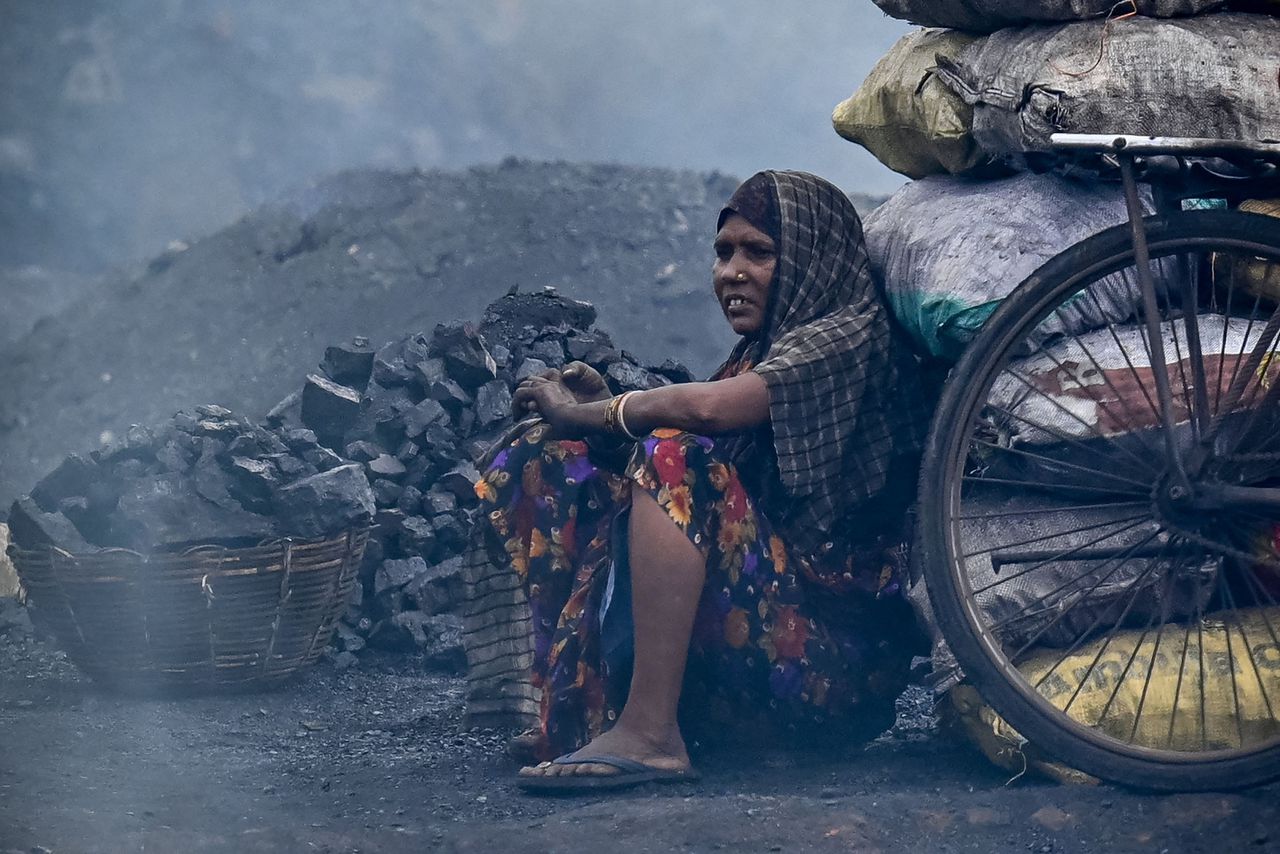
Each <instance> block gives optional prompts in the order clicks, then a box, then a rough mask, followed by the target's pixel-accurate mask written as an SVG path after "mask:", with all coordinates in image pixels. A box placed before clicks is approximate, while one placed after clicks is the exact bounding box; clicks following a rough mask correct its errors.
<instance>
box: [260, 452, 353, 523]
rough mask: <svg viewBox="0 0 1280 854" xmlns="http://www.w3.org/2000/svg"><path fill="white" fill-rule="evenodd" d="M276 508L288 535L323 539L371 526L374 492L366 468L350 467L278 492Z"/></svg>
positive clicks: (311, 478) (304, 480) (308, 478)
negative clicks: (361, 526)
mask: <svg viewBox="0 0 1280 854" xmlns="http://www.w3.org/2000/svg"><path fill="white" fill-rule="evenodd" d="M275 508H276V513H277V514H279V516H280V519H281V522H282V525H283V526H284V528H285V530H287V531H288V532H290V533H292V534H295V535H297V536H301V537H323V536H326V535H329V534H333V533H336V532H337V531H338V530H341V529H342V528H345V527H349V526H353V525H362V524H365V523H367V521H368V520H369V519H370V518H371V517H372V516H373V514H374V501H373V492H372V490H370V489H369V481H368V480H367V479H366V478H365V476H364V471H363V469H362V467H361V466H359V465H356V464H354V463H350V464H347V465H341V466H338V467H337V468H333V469H330V470H329V471H326V472H321V473H320V474H317V475H312V476H311V477H307V478H303V479H302V480H299V481H297V482H296V483H292V484H290V485H288V486H286V487H284V488H283V489H280V490H277V492H276V494H275Z"/></svg>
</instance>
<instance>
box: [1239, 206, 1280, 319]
mask: <svg viewBox="0 0 1280 854" xmlns="http://www.w3.org/2000/svg"><path fill="white" fill-rule="evenodd" d="M1240 210H1242V211H1244V212H1246V213H1256V214H1263V215H1265V216H1273V217H1278V218H1280V199H1263V200H1256V201H1247V202H1241V203H1240ZM1233 261H1234V266H1235V272H1236V275H1237V276H1238V277H1239V279H1240V282H1239V284H1240V285H1243V286H1244V289H1245V291H1246V292H1248V293H1249V294H1251V295H1253V296H1259V295H1261V296H1262V298H1263V299H1266V300H1270V301H1272V302H1280V264H1278V263H1276V262H1274V261H1260V260H1247V261H1246V260H1243V259H1233ZM1238 286H1239V285H1238Z"/></svg>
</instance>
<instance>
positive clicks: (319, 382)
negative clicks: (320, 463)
mask: <svg viewBox="0 0 1280 854" xmlns="http://www.w3.org/2000/svg"><path fill="white" fill-rule="evenodd" d="M359 415H360V392H358V391H356V390H355V389H354V388H350V387H348V386H345V385H339V384H338V383H336V382H333V381H332V380H328V379H325V378H324V377H322V376H319V375H318V374H308V375H307V383H306V385H305V386H303V387H302V423H303V424H305V425H306V426H307V427H308V428H309V429H311V430H313V431H314V432H315V434H316V435H317V436H318V437H320V440H321V441H323V442H325V443H326V444H329V445H334V444H340V443H341V441H342V437H343V436H344V435H345V434H346V432H347V431H348V430H350V429H351V428H352V427H353V426H355V423H356V418H357V417H358V416H359Z"/></svg>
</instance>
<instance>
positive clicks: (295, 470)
mask: <svg viewBox="0 0 1280 854" xmlns="http://www.w3.org/2000/svg"><path fill="white" fill-rule="evenodd" d="M263 459H268V460H271V462H272V464H273V465H274V466H275V467H276V468H278V469H279V470H280V474H282V475H284V476H285V477H286V478H288V479H289V480H294V479H296V478H299V477H306V476H307V475H312V474H315V473H316V469H315V467H314V466H312V465H310V464H309V463H307V461H306V460H303V459H299V458H298V457H295V456H293V455H292V454H268V455H267V456H265V457H264V458H263Z"/></svg>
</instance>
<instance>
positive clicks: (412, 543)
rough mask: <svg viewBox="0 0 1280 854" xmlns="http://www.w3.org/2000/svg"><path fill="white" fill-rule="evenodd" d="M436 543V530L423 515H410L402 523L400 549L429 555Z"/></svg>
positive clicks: (408, 553) (409, 552) (411, 553)
mask: <svg viewBox="0 0 1280 854" xmlns="http://www.w3.org/2000/svg"><path fill="white" fill-rule="evenodd" d="M435 545H436V530H435V528H433V527H431V522H430V521H429V520H427V519H425V518H423V517H422V516H409V517H406V518H405V520H404V521H403V522H401V523H400V551H401V552H403V553H404V554H406V555H420V556H423V557H427V556H429V555H430V554H431V552H432V550H433V549H434V548H435Z"/></svg>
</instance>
